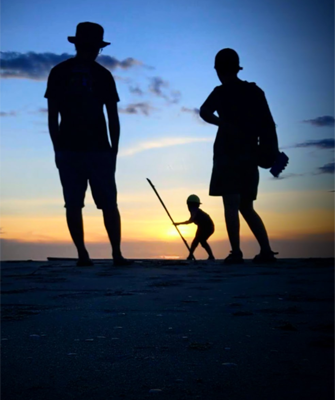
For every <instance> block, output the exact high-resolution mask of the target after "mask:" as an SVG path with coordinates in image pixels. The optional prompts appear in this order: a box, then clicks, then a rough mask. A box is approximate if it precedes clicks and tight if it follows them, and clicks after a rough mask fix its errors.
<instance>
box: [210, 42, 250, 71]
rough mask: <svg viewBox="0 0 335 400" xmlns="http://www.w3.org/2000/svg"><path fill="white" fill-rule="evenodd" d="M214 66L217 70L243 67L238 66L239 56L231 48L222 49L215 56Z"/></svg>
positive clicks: (236, 69)
mask: <svg viewBox="0 0 335 400" xmlns="http://www.w3.org/2000/svg"><path fill="white" fill-rule="evenodd" d="M214 68H215V69H216V70H218V71H220V70H225V71H236V72H238V71H239V70H241V69H243V68H242V67H240V58H239V56H238V54H237V53H236V51H235V50H233V49H228V48H226V49H222V50H220V51H219V52H218V53H217V55H216V56H215V66H214Z"/></svg>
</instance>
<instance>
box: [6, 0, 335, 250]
mask: <svg viewBox="0 0 335 400" xmlns="http://www.w3.org/2000/svg"><path fill="white" fill-rule="evenodd" d="M1 6H2V7H1V8H2V10H1V11H2V12H1V49H2V50H1V51H2V55H1V57H2V59H3V60H8V59H9V58H11V59H12V60H13V58H14V59H16V60H18V57H22V60H23V61H21V64H20V63H19V64H20V68H19V69H17V70H15V71H14V72H16V74H17V77H16V78H13V77H10V78H8V77H7V78H6V76H8V72H10V73H13V66H12V67H11V69H10V68H9V69H7V70H5V69H2V71H1V73H2V75H3V78H4V79H2V83H1V118H0V122H1V149H2V150H1V167H2V173H1V198H2V211H1V213H2V222H1V227H2V232H3V233H2V237H3V240H12V241H13V240H16V241H18V242H20V241H23V240H28V239H27V236H29V237H31V240H32V242H34V241H36V240H39V239H38V237H40V235H41V234H42V231H43V234H44V235H45V237H46V238H49V239H48V240H49V242H52V241H54V240H60V239H59V238H60V237H61V236H62V235H63V237H64V240H69V238H68V234H67V232H66V229H65V227H64V225H62V227H61V228H59V229H60V231H59V232H63V233H62V234H61V233H59V235H58V236H57V235H56V236H57V237H56V236H54V234H53V229H52V226H50V224H48V226H50V228H46V227H45V226H44V225H43V223H42V222H41V221H42V220H44V221H49V219H50V218H51V219H50V221H51V220H52V218H53V217H54V216H57V217H58V218H59V221H63V219H64V217H63V213H64V210H63V209H62V195H61V188H60V184H59V182H58V176H57V170H56V169H55V166H54V164H53V152H52V146H51V143H50V139H49V137H48V133H47V124H46V117H47V114H46V113H45V108H46V100H45V99H44V98H43V96H44V92H45V88H46V75H47V72H48V71H46V70H43V68H45V65H46V64H45V63H44V62H43V59H42V58H43V55H44V56H45V54H44V53H50V54H49V56H48V57H49V59H50V60H54V59H57V57H59V56H60V55H61V54H63V53H67V54H69V55H74V46H73V45H72V44H70V43H69V42H68V41H67V36H69V35H74V34H75V29H76V25H77V24H78V23H79V22H82V21H92V22H97V23H100V24H101V25H102V26H103V27H104V29H105V40H107V41H110V42H111V43H112V44H111V45H110V46H108V47H107V48H105V49H104V52H103V53H102V55H103V56H104V57H107V58H106V59H105V61H106V60H107V61H108V60H109V62H111V58H113V59H112V61H113V60H114V61H113V62H114V64H113V66H114V67H113V68H112V69H111V71H112V73H113V75H114V76H115V79H116V84H117V89H118V92H119V95H120V99H121V101H120V103H119V110H120V120H121V142H120V157H119V160H118V169H117V182H118V189H119V194H120V195H119V205H120V210H121V213H122V216H123V221H124V223H123V225H124V237H125V240H126V239H127V238H132V239H133V238H134V237H135V236H136V229H137V232H138V237H142V236H143V237H147V238H151V239H152V236H150V234H149V233H148V232H147V231H146V230H145V229H144V228H143V225H146V223H145V222H144V221H147V223H151V224H152V226H156V224H160V225H159V226H160V229H162V230H163V231H164V229H167V230H169V229H170V227H169V226H167V227H165V225H164V224H165V223H166V222H167V225H168V221H166V220H165V219H164V218H165V217H164V215H162V214H161V209H160V208H159V207H160V206H159V204H158V203H157V204H156V199H155V198H153V196H152V193H151V192H150V188H148V187H147V186H148V185H147V183H146V181H145V178H146V177H149V178H151V179H152V181H153V182H154V183H155V184H156V186H157V187H158V188H159V189H161V190H163V191H164V190H166V201H167V203H168V204H169V206H170V207H171V208H172V211H173V213H174V215H176V219H179V218H180V219H185V214H187V209H186V207H185V203H184V202H185V199H186V197H187V196H188V195H189V194H190V193H192V192H196V193H198V194H200V195H201V197H202V198H203V199H205V201H204V200H203V203H204V209H205V205H206V206H207V207H206V208H207V210H206V211H208V212H209V213H210V214H212V215H214V216H215V217H216V218H217V219H220V221H218V227H219V228H218V229H217V232H216V234H215V235H216V240H218V241H220V240H221V241H224V242H225V243H226V234H225V230H224V225H223V220H222V214H223V211H222V205H221V202H220V199H217V198H216V199H215V198H210V197H208V183H209V178H210V173H211V159H212V145H213V141H214V138H215V133H216V130H215V127H213V126H210V125H206V124H205V123H203V122H202V121H200V119H199V117H198V116H197V114H196V113H195V112H194V109H198V108H199V107H200V106H201V104H202V103H203V101H204V100H205V99H206V97H207V96H208V95H209V93H210V92H211V91H212V90H213V88H214V87H215V86H217V85H219V81H218V79H217V77H216V74H215V71H214V68H213V64H214V57H215V54H216V53H217V52H218V51H219V50H220V49H221V48H224V47H231V48H234V49H235V50H236V51H237V52H238V53H239V55H240V60H241V65H242V66H243V68H244V69H243V71H241V73H240V78H241V79H244V80H247V81H254V82H256V83H257V84H258V85H259V86H260V87H261V88H262V89H263V90H264V91H265V93H266V97H267V99H268V102H269V105H270V108H271V111H272V114H273V116H274V119H275V121H276V123H277V126H278V136H279V143H280V146H281V147H282V148H283V149H284V151H285V152H286V153H287V154H288V155H289V157H290V164H289V167H288V169H287V171H286V172H285V173H284V174H283V176H282V177H283V179H279V180H275V179H271V177H270V174H269V172H268V171H265V170H262V171H261V184H260V188H259V201H258V202H256V205H257V204H259V207H260V213H262V211H263V210H264V212H265V213H266V212H268V211H266V210H269V208H270V211H269V212H270V214H269V215H267V214H266V215H265V222H266V223H268V224H269V225H270V226H271V229H272V232H273V234H272V236H274V237H276V236H280V234H279V232H283V229H282V228H281V227H280V226H279V225H278V224H279V222H278V223H276V224H274V223H272V222H273V221H277V219H276V218H278V221H285V224H286V225H287V223H289V222H290V221H291V223H292V224H293V225H294V229H292V230H291V231H292V232H293V231H294V232H295V231H297V229H296V226H295V223H294V221H293V220H292V218H293V217H292V216H294V215H297V212H296V211H294V210H297V209H303V210H305V211H304V212H305V213H306V218H307V220H308V217H309V216H311V215H312V213H314V214H313V215H315V216H317V217H315V219H313V221H312V222H311V223H310V224H309V225H307V227H309V228H308V229H307V227H305V226H302V227H301V232H300V233H301V235H303V233H304V231H305V230H308V232H307V231H306V234H307V233H308V234H313V232H314V233H318V234H319V233H320V232H323V233H325V234H326V233H327V234H330V233H331V231H332V230H333V227H332V226H331V224H330V223H329V220H330V219H331V218H332V217H333V193H332V192H330V191H331V190H333V189H334V185H333V177H334V175H333V173H334V157H333V149H334V17H333V16H334V5H333V2H332V1H321V2H320V1H319V2H316V1H304V2H302V1H297V0H293V1H269V2H264V1H261V0H256V1H253V2H250V1H245V0H242V1H239V2H236V1H213V0H209V1H205V0H199V1H197V2H194V1H160V2H156V1H142V2H136V1H133V0H126V1H122V2H115V1H105V0H96V1H94V2H93V1H77V0H74V1H71V2H69V1H63V0H60V1H58V2H51V1H32V2H26V1H18V0H3V1H2V4H1ZM10 52H17V53H21V54H20V55H18V54H16V55H13V54H12V55H10V54H9V53H10ZM29 52H34V53H36V54H37V55H35V62H36V63H37V64H36V65H35V67H36V71H35V72H36V74H35V76H34V79H31V76H32V75H31V76H29V74H28V76H27V74H26V75H24V73H27V71H28V69H29V68H31V66H32V56H31V55H30V56H29V54H28V53H29ZM128 58H131V59H133V60H135V61H134V62H133V63H132V64H131V65H130V66H129V67H128V68H123V67H122V61H124V60H127V59H128ZM36 60H37V61H36ZM101 60H102V59H101ZM97 61H98V62H99V59H98V60H97ZM116 61H117V62H116ZM29 71H30V73H32V71H33V70H31V69H29ZM33 72H34V71H33ZM6 73H7V75H6ZM134 89H135V90H134ZM140 93H142V94H140ZM130 109H133V110H135V111H136V113H132V114H130V113H129V110H130ZM323 117H327V118H323ZM324 139H331V140H330V141H328V142H325V141H324ZM297 145H299V147H297ZM295 193H298V195H296V194H295ZM263 196H264V197H263ZM266 196H268V197H266ZM262 198H263V200H262ZM87 199H88V202H87V206H86V207H85V213H87V215H88V220H89V221H91V220H90V219H89V217H92V221H93V220H94V221H96V220H97V219H98V218H99V217H100V214H99V212H98V211H97V210H96V209H95V207H94V205H93V204H92V200H91V197H90V195H89V194H88V197H87ZM265 199H268V200H269V202H270V203H268V202H267V201H265ZM270 199H271V200H270ZM283 204H284V205H285V207H284V209H283V210H282V208H283V207H282V205H283ZM153 210H154V212H153ZM278 210H281V211H278ZM319 213H321V214H322V217H321V216H319ZM321 214H320V215H321ZM141 215H143V220H141ZM149 215H150V218H149ZM29 218H32V220H33V221H36V230H33V231H31V230H29V229H28V228H26V226H29V224H31V221H32V220H30V219H29ZM297 218H298V217H297ZM22 221H26V225H25V224H24V223H21V222H22ZM38 221H40V222H38ZM52 221H53V220H52ZM297 221H298V220H297ZM299 221H300V220H299ZM20 224H21V225H22V226H21V227H20ZM93 226H95V225H94V223H93V222H88V231H90V229H93ZM38 227H39V228H38ZM322 227H323V228H322ZM94 229H95V232H100V233H101V235H102V237H103V234H104V232H103V229H102V228H101V227H99V228H94ZM94 229H93V230H94ZM29 232H30V233H29ZM31 232H33V233H31ZM243 232H245V235H246V236H248V234H247V233H246V232H247V231H246V230H245V231H243ZM285 232H288V233H289V232H290V230H289V229H288V228H287V230H285ZM100 233H99V234H100ZM269 233H270V236H271V232H269ZM288 233H287V234H288ZM185 234H186V236H187V234H189V237H191V234H192V232H191V231H185ZM287 234H286V235H287ZM97 235H98V233H97ZM162 237H164V235H162ZM65 238H66V239H65ZM88 239H89V233H88ZM170 239H171V240H175V238H174V237H172V236H171V238H169V240H170ZM45 240H46V241H47V239H45ZM92 240H93V239H92ZM129 240H130V239H129ZM162 240H163V239H162ZM213 240H214V239H213ZM301 240H303V239H301ZM306 240H307V239H306ZM306 243H307V242H306ZM178 251H179V250H178ZM225 251H226V248H225ZM144 253H145V251H144ZM178 254H179V253H178ZM288 254H291V253H290V252H289V251H288ZM306 254H307V253H306ZM321 255H322V254H321ZM143 256H145V254H143Z"/></svg>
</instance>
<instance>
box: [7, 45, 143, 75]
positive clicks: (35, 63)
mask: <svg viewBox="0 0 335 400" xmlns="http://www.w3.org/2000/svg"><path fill="white" fill-rule="evenodd" d="M71 57H73V55H70V54H67V53H63V54H54V53H34V52H32V51H30V52H28V53H18V52H13V51H7V52H0V61H1V67H0V75H1V76H2V77H3V78H22V79H33V80H44V79H46V78H47V76H48V74H49V72H50V70H51V68H52V67H54V66H55V65H56V64H59V63H60V62H62V61H65V60H67V59H69V58H71ZM97 61H98V62H99V63H100V64H101V65H103V66H104V67H106V68H108V69H110V70H112V71H113V70H115V69H116V68H120V69H123V70H128V69H129V68H133V67H135V66H138V65H143V63H142V62H141V61H139V60H136V59H134V58H132V57H128V58H126V59H125V60H123V61H120V60H118V59H116V58H115V57H111V56H106V55H103V56H99V57H98V59H97Z"/></svg>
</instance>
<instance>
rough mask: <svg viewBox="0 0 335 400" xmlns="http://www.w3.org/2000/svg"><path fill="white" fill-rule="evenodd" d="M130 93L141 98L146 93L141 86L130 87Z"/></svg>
mask: <svg viewBox="0 0 335 400" xmlns="http://www.w3.org/2000/svg"><path fill="white" fill-rule="evenodd" d="M129 91H130V93H133V94H137V95H139V96H143V94H144V92H143V90H142V89H141V88H140V87H139V86H129Z"/></svg>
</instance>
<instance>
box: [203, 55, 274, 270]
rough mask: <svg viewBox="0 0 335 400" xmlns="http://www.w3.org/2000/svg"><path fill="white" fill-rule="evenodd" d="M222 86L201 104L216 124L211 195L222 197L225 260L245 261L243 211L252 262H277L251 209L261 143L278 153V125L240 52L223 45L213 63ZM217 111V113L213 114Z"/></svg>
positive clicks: (254, 212)
mask: <svg viewBox="0 0 335 400" xmlns="http://www.w3.org/2000/svg"><path fill="white" fill-rule="evenodd" d="M214 68H215V69H216V72H217V75H218V78H219V79H220V81H221V83H222V85H221V86H217V87H216V88H215V89H214V90H213V91H212V93H211V94H210V95H209V96H208V98H207V100H206V101H205V102H204V104H203V105H202V106H201V108H200V116H201V117H202V119H204V120H205V121H206V122H208V123H210V124H213V125H217V126H218V132H217V135H216V139H215V143H214V163H213V171H212V177H211V182H210V191H209V194H210V195H211V196H222V197H223V203H224V210H225V220H226V227H227V232H228V237H229V241H230V244H231V248H232V250H231V252H230V254H229V256H228V257H227V258H226V259H225V261H224V262H225V264H239V263H242V262H243V254H242V251H241V249H240V222H239V211H240V212H241V214H242V216H243V218H244V219H245V221H246V222H247V224H248V225H249V227H250V229H251V231H252V232H253V234H254V236H255V237H256V239H257V241H258V243H259V245H260V248H261V251H260V254H258V255H256V256H255V258H254V260H253V261H254V262H257V263H266V262H275V261H276V258H275V257H274V254H277V253H274V252H273V251H272V250H271V247H270V243H269V239H268V235H267V232H266V229H265V226H264V224H263V222H262V219H261V218H260V216H259V215H258V214H257V213H256V211H255V210H254V207H253V201H254V200H256V197H257V188H258V182H259V172H258V163H259V146H258V142H259V140H261V142H262V143H268V144H269V146H268V148H269V151H273V153H274V155H276V154H277V153H278V152H279V150H278V141H277V134H276V128H275V123H274V121H273V118H272V115H271V112H270V109H269V107H268V104H267V101H266V98H265V95H264V92H263V91H262V90H261V89H260V88H259V87H258V86H256V84H255V83H249V82H247V81H242V80H240V79H239V78H238V76H237V74H238V72H239V71H240V70H241V69H242V68H241V67H240V61H239V56H238V54H237V53H236V52H235V51H234V50H232V49H223V50H221V51H219V53H218V54H217V55H216V57H215V66H214ZM214 112H217V113H218V117H217V116H216V115H214Z"/></svg>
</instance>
